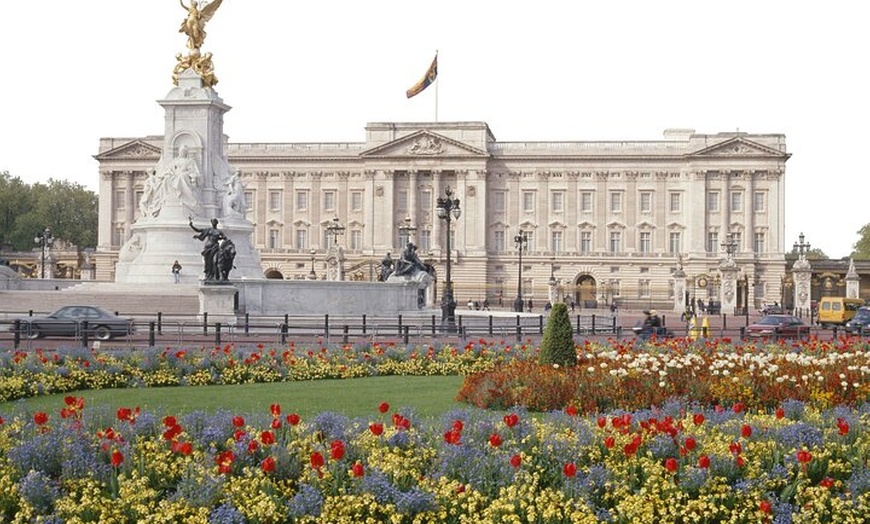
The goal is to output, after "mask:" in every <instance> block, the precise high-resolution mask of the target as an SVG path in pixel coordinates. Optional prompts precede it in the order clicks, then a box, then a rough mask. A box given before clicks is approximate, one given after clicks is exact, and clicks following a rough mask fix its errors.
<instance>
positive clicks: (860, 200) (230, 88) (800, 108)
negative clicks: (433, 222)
mask: <svg viewBox="0 0 870 524" xmlns="http://www.w3.org/2000/svg"><path fill="white" fill-rule="evenodd" d="M868 6H870V3H867V2H860V1H851V2H845V1H839V0H832V1H828V2H824V3H821V2H797V1H787V0H782V1H773V0H771V1H764V0H754V1H743V0H732V1H729V2H717V1H702V0H691V1H688V0H687V1H672V0H646V1H640V0H638V1H618V0H608V1H600V0H599V1H594V2H593V1H580V0H573V1H568V0H566V1H559V2H557V1H550V0H538V1H537V2H527V1H526V2H521V1H513V0H497V1H483V0H476V1H475V0H459V1H456V0H438V1H433V2H422V1H407V0H406V1H397V0H382V1H378V0H372V1H362V0H308V1H291V0H223V4H222V5H221V6H220V8H219V9H218V11H217V13H216V14H215V16H214V18H213V19H212V20H211V22H209V24H208V25H207V26H206V32H207V33H208V36H207V37H206V39H205V44H204V45H203V51H204V52H205V51H210V52H212V53H213V54H214V64H215V70H216V74H217V76H218V79H219V83H218V85H217V86H216V89H217V91H218V93H219V94H220V96H221V97H222V98H223V100H224V101H225V102H226V103H227V104H229V105H230V106H232V107H233V109H232V110H231V111H230V112H229V113H228V114H227V115H226V118H225V122H224V130H225V132H226V133H227V134H228V135H229V137H230V140H231V141H233V142H338V141H354V142H362V141H364V139H365V125H366V123H367V122H387V121H432V120H435V118H436V111H435V107H436V105H435V94H436V93H435V91H436V90H435V87H434V86H433V87H430V88H429V89H427V90H426V91H424V92H423V93H422V94H420V95H418V96H417V97H415V98H412V99H410V100H409V99H407V98H406V97H405V90H406V89H408V88H409V87H410V86H411V85H412V84H413V83H414V82H416V81H417V80H418V79H419V78H420V77H421V76H422V75H423V73H424V72H425V70H426V68H427V67H428V65H429V63H430V61H431V60H432V57H433V56H434V54H435V51H436V50H438V51H439V77H438V81H437V87H438V89H437V91H438V93H437V94H438V96H437V100H438V104H437V118H438V120H441V121H465V120H473V121H485V122H487V123H488V124H489V126H490V128H491V129H492V131H493V133H494V134H495V136H496V137H497V138H498V139H499V140H508V141H514V140H657V139H660V138H661V137H662V131H663V130H665V129H667V128H691V129H695V130H696V131H697V132H699V133H717V132H721V131H734V130H740V131H746V132H749V133H783V134H785V135H786V140H787V145H788V149H789V151H790V152H791V153H792V155H793V156H792V158H791V159H790V160H789V161H788V163H787V165H786V246H787V249H788V248H789V246H791V244H792V243H793V242H795V241H797V237H798V235H799V234H800V233H801V232H803V233H805V235H806V240H807V241H808V242H810V243H811V244H812V246H813V247H818V248H821V249H822V250H823V251H825V253H826V254H827V255H829V256H831V257H834V258H839V257H842V256H846V255H848V254H849V253H850V252H851V249H852V246H853V244H854V243H855V242H856V241H857V240H858V235H857V233H856V232H857V231H858V230H859V229H860V228H861V227H862V226H863V225H865V224H867V223H870V212H868V211H867V209H868V205H867V201H868V199H870V182H868V173H867V167H866V165H865V156H866V149H867V143H868V121H870V102H868V96H870V82H868V77H870V75H868V71H867V69H868V60H867V52H868V50H870V31H868V30H867V28H866V26H867V23H868V18H870V17H868V14H870V7H868ZM184 16H185V11H184V10H183V9H182V7H181V6H180V5H179V3H178V1H177V0H86V1H81V2H76V1H70V0H63V1H61V0H41V1H36V0H18V1H11V0H2V2H0V74H2V80H0V171H9V172H10V174H11V175H13V176H18V177H21V178H22V179H23V180H25V181H27V182H30V183H32V182H37V181H46V180H48V179H49V178H55V179H66V180H72V181H75V182H79V183H81V184H83V185H84V186H86V187H88V188H90V189H93V190H96V189H97V187H98V186H97V183H98V172H97V162H96V161H95V160H94V159H93V158H92V155H94V154H96V153H97V148H98V143H99V139H100V137H138V136H144V135H160V134H162V133H163V108H162V107H160V106H159V105H158V104H157V103H156V100H158V99H161V98H163V97H164V96H165V95H166V94H167V93H168V92H169V89H170V88H171V87H172V85H171V73H172V69H173V67H174V65H175V54H176V53H179V52H183V51H186V50H185V47H184V46H185V41H186V40H185V36H184V35H183V34H180V33H178V29H179V26H180V24H181V21H182V20H183V18H184Z"/></svg>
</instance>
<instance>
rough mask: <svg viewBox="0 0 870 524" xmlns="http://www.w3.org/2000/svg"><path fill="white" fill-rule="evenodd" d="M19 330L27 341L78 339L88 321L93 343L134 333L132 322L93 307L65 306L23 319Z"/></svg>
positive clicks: (88, 330) (88, 331)
mask: <svg viewBox="0 0 870 524" xmlns="http://www.w3.org/2000/svg"><path fill="white" fill-rule="evenodd" d="M18 320H19V321H20V324H19V330H20V332H21V333H22V334H23V335H24V336H25V337H27V338H30V339H37V338H42V337H75V336H80V335H81V333H82V329H83V327H84V326H85V324H84V322H85V321H87V333H88V334H89V335H90V336H92V337H93V338H95V339H96V340H109V339H111V338H114V337H123V336H127V334H128V333H132V332H133V331H134V326H133V320H132V319H130V318H123V317H119V316H116V315H113V314H112V313H109V312H108V311H106V310H105V309H102V308H99V307H95V306H66V307H62V308H60V309H58V310H57V311H55V312H54V313H52V314H50V315H46V316H35V317H24V318H20V319H18Z"/></svg>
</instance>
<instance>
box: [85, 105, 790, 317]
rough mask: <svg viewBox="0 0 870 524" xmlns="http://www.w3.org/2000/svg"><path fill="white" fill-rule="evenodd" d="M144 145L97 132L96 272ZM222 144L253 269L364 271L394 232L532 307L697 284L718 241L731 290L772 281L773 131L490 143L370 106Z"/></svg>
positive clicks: (715, 255)
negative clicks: (448, 216) (274, 134)
mask: <svg viewBox="0 0 870 524" xmlns="http://www.w3.org/2000/svg"><path fill="white" fill-rule="evenodd" d="M224 140H225V141H226V137H224ZM162 148H163V137H162V136H146V137H139V138H104V139H101V141H100V146H99V152H98V154H97V155H96V156H95V158H96V159H97V160H98V162H99V170H100V190H99V193H100V207H99V240H98V242H99V245H98V248H97V253H96V255H95V257H94V260H95V263H96V271H97V274H96V278H97V279H98V280H112V279H114V276H115V275H114V273H115V266H116V263H117V261H118V255H119V249H120V247H121V246H122V245H123V244H124V242H125V241H126V240H127V239H128V238H129V237H130V234H131V226H132V224H133V223H134V222H135V221H136V219H137V217H138V214H139V213H140V212H141V210H140V207H141V206H140V203H141V202H140V199H141V197H142V195H143V188H144V183H145V181H146V178H147V175H148V170H149V169H150V168H151V167H152V166H153V165H154V164H155V163H156V162H157V161H158V160H159V158H160V155H161V151H162ZM224 151H225V152H226V155H227V159H228V161H229V163H230V164H231V166H232V167H233V168H234V169H235V170H237V172H238V173H240V176H241V180H242V184H243V187H244V213H245V216H246V217H247V219H248V220H249V221H250V222H251V223H253V224H254V233H253V236H254V238H252V239H251V241H252V243H253V245H254V247H255V248H256V249H257V250H258V251H259V253H260V256H261V261H262V269H263V273H264V275H265V277H266V278H278V279H309V278H317V279H322V278H324V277H325V275H326V270H327V266H326V264H327V263H326V255H327V253H328V251H329V250H330V247H332V248H333V249H334V248H335V246H340V248H341V252H342V253H343V256H344V271H343V278H345V279H346V280H377V278H378V268H379V267H380V264H381V260H382V259H383V258H384V257H385V256H386V254H387V253H392V254H393V255H394V256H395V255H398V254H399V253H400V252H401V250H402V248H403V247H404V246H405V245H406V244H407V242H408V241H409V240H412V241H413V242H414V244H416V245H417V246H418V249H419V251H418V253H419V255H420V258H421V259H423V260H424V261H425V262H428V263H430V264H432V266H434V268H435V272H436V281H440V280H442V279H444V272H445V271H444V270H445V264H446V260H447V253H446V249H445V246H447V245H448V240H447V238H446V235H448V234H450V235H451V236H450V239H449V245H450V246H451V251H452V253H451V254H450V256H451V260H452V267H453V271H452V280H453V282H454V286H453V287H454V290H455V296H456V300H457V301H458V302H459V303H460V304H465V302H466V301H469V300H477V301H482V300H484V299H485V298H487V299H489V302H490V303H491V304H498V303H499V302H501V301H502V299H503V304H504V306H505V307H508V306H509V304H510V303H511V302H512V301H513V299H514V297H515V294H516V293H517V291H518V290H521V292H522V294H523V298H524V299H526V300H529V299H532V300H534V301H535V304H536V305H538V304H540V306H543V304H544V302H546V301H547V300H548V299H549V298H548V297H552V296H553V290H554V289H555V290H557V291H556V293H555V296H557V297H559V299H561V300H566V301H568V300H574V301H576V302H577V303H578V304H579V305H580V307H601V306H603V305H605V304H607V305H609V304H618V305H619V306H620V307H629V308H634V307H659V308H662V309H668V308H669V306H672V305H673V304H674V301H675V299H674V288H675V287H674V280H675V276H674V273H675V271H677V270H678V268H679V270H680V273H678V274H679V275H683V274H685V277H684V278H685V279H686V284H685V289H686V295H687V299H689V298H690V297H691V299H692V300H695V299H701V300H705V301H707V300H710V301H715V300H717V299H718V294H719V292H720V291H719V287H718V286H717V282H718V281H719V278H720V275H719V272H718V269H717V268H718V267H719V265H720V263H721V261H722V260H723V258H724V257H725V251H726V247H725V246H726V245H727V246H729V248H730V250H729V255H733V260H734V262H735V263H736V264H737V267H738V268H739V271H740V279H739V281H738V282H739V286H738V289H737V293H738V296H737V303H738V304H744V303H745V304H748V305H749V306H750V307H756V306H758V305H760V304H762V303H764V302H765V301H773V300H774V299H779V297H780V296H781V292H782V289H781V286H782V282H783V280H784V277H785V269H786V264H785V246H786V243H787V242H786V239H785V238H784V217H785V209H784V202H785V199H784V189H785V164H786V161H787V160H788V158H789V156H790V154H789V153H788V152H787V150H786V144H785V135H783V134H752V133H745V132H722V133H716V134H700V133H696V132H695V131H694V130H692V129H668V130H665V131H664V134H663V136H662V137H661V138H659V139H655V140H601V141H561V142H552V141H550V142H538V141H527V142H501V141H498V140H497V139H496V137H495V134H494V132H493V130H491V129H490V128H489V126H488V124H487V123H485V122H422V123H421V122H416V123H390V122H387V123H369V124H367V125H366V127H365V140H364V141H361V142H335V143H329V142H326V143H233V142H225V144H224ZM448 188H449V190H450V191H452V193H453V196H454V197H455V198H457V199H458V200H459V202H460V206H461V211H462V213H461V217H460V218H458V219H455V220H452V221H448V222H446V223H445V221H443V220H439V218H438V215H437V213H436V211H437V210H436V202H437V200H438V198H439V197H442V196H443V195H445V192H446V191H447V190H448ZM448 224H449V225H450V227H451V228H452V230H451V231H446V228H447V225H448ZM520 235H524V238H525V239H526V241H525V242H515V239H516V238H517V237H518V236H520ZM519 249H521V250H522V254H521V255H520V253H519V252H518V250H519ZM520 260H522V262H521V264H522V267H519V265H520ZM520 275H521V276H520ZM681 278H683V277H682V276H681ZM520 279H521V280H522V281H521V282H519V280H520ZM518 284H521V286H518ZM437 287H440V286H436V288H437ZM681 288H682V286H681Z"/></svg>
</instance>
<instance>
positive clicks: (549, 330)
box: [538, 302, 577, 366]
mask: <svg viewBox="0 0 870 524" xmlns="http://www.w3.org/2000/svg"><path fill="white" fill-rule="evenodd" d="M538 361H539V362H540V363H541V364H546V365H553V364H558V365H560V366H575V365H577V349H576V348H575V346H574V330H573V329H572V328H571V318H570V317H569V316H568V306H566V305H565V304H563V303H561V302H557V303H556V304H555V305H554V306H553V309H552V310H551V311H550V319H549V320H548V321H547V327H546V329H545V330H544V338H543V340H542V341H541V353H540V355H539V356H538Z"/></svg>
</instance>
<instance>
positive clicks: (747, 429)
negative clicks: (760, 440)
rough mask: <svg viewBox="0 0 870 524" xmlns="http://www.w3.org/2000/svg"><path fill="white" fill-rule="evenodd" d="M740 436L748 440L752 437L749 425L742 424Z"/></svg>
mask: <svg viewBox="0 0 870 524" xmlns="http://www.w3.org/2000/svg"><path fill="white" fill-rule="evenodd" d="M740 435H741V436H742V437H743V438H749V437H751V436H752V426H750V425H749V424H743V427H741V428H740Z"/></svg>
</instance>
